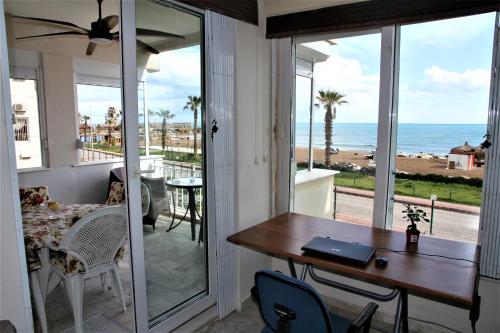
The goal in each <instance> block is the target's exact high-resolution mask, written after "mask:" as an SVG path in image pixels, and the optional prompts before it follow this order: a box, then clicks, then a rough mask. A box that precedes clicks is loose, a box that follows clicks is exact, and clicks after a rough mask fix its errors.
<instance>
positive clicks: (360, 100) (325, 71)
mask: <svg viewBox="0 0 500 333" xmlns="http://www.w3.org/2000/svg"><path fill="white" fill-rule="evenodd" d="M366 71H367V67H366V65H365V64H363V63H361V62H360V61H359V60H357V59H351V58H345V57H342V56H340V55H339V54H337V53H333V54H330V58H329V59H328V60H327V61H326V62H324V63H319V64H317V65H316V68H315V80H316V81H315V85H316V91H318V90H326V89H329V90H336V91H338V92H340V93H341V94H343V95H345V100H347V101H348V103H347V104H344V105H342V106H341V107H340V108H339V109H338V113H337V121H338V122H344V123H345V122H376V121H377V114H378V111H377V110H378V94H379V81H380V77H379V75H373V74H367V73H366ZM323 116H324V115H323V112H316V113H315V117H314V121H315V122H320V121H322V119H323ZM299 121H300V120H299Z"/></svg>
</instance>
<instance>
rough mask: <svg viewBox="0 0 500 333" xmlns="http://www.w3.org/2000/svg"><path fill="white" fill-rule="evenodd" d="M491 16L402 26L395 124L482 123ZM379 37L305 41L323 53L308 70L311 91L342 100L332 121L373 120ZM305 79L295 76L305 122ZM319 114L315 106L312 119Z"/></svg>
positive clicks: (300, 113)
mask: <svg viewBox="0 0 500 333" xmlns="http://www.w3.org/2000/svg"><path fill="white" fill-rule="evenodd" d="M494 23H495V14H494V13H489V14H482V15H475V16H469V17H463V18H457V19H450V20H442V21H437V22H430V23H421V24H414V25H407V26H403V27H401V50H400V52H401V56H400V59H401V60H400V81H399V85H400V89H399V116H398V117H399V122H400V123H435V124H451V123H460V124H470V123H474V124H484V123H486V120H487V111H488V98H489V83H490V68H491V55H492V44H493V31H494ZM380 39H381V36H380V34H371V35H364V36H357V37H350V38H342V39H338V40H337V43H338V45H333V46H330V45H329V44H327V43H326V42H323V41H320V42H315V43H308V44H306V46H308V47H311V48H314V49H316V50H318V51H321V52H324V53H326V54H328V55H329V56H330V57H329V59H328V60H327V61H326V62H324V63H318V64H317V65H316V68H315V77H316V82H315V84H316V91H317V90H320V89H332V90H337V91H339V92H340V93H342V94H344V95H346V97H345V99H346V100H347V101H348V102H349V103H348V104H345V105H342V106H341V107H340V108H339V110H338V114H337V120H336V121H337V122H339V123H375V122H377V117H378V94H379V81H380V77H379V72H380ZM308 89H309V86H308V82H307V81H306V80H300V81H297V121H298V122H307V121H308V119H309V114H308V112H309V111H308V103H309V102H308V98H309V92H308ZM323 117H324V112H323V111H322V110H321V111H315V114H314V122H322V119H323Z"/></svg>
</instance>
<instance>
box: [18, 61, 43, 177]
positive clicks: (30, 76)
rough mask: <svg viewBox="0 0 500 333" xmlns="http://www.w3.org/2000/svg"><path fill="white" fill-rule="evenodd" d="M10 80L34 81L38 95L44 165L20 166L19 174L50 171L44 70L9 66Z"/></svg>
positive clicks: (41, 152)
mask: <svg viewBox="0 0 500 333" xmlns="http://www.w3.org/2000/svg"><path fill="white" fill-rule="evenodd" d="M10 79H25V80H34V81H35V83H36V94H37V103H38V127H39V132H40V155H41V158H42V163H41V165H40V166H36V167H31V168H19V167H18V166H16V167H17V172H18V173H22V172H31V171H37V170H45V169H48V168H49V167H50V166H49V147H48V139H47V117H46V113H45V100H44V89H43V72H42V69H41V67H38V68H30V67H21V66H9V80H10ZM11 107H12V106H11Z"/></svg>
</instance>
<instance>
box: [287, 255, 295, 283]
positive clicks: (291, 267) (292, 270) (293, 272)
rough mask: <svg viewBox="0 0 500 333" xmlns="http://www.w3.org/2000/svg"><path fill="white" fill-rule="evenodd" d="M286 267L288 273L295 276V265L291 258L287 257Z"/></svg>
mask: <svg viewBox="0 0 500 333" xmlns="http://www.w3.org/2000/svg"><path fill="white" fill-rule="evenodd" d="M288 269H289V270H290V275H291V276H292V277H294V278H297V271H295V265H294V264H293V259H292V258H288Z"/></svg>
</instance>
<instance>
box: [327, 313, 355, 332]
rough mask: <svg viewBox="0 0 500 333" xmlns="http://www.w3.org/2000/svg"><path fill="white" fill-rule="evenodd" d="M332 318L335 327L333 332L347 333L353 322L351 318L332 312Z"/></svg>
mask: <svg viewBox="0 0 500 333" xmlns="http://www.w3.org/2000/svg"><path fill="white" fill-rule="evenodd" d="M330 320H331V323H332V327H333V333H346V332H347V330H348V329H349V326H351V323H352V321H351V320H349V319H347V318H345V317H342V316H339V315H337V314H335V313H332V312H330Z"/></svg>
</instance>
